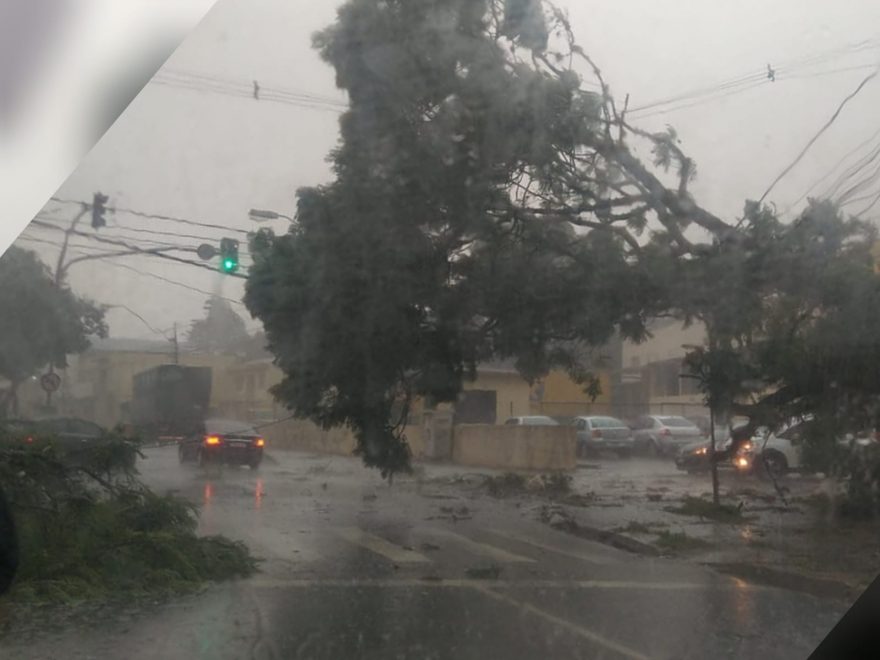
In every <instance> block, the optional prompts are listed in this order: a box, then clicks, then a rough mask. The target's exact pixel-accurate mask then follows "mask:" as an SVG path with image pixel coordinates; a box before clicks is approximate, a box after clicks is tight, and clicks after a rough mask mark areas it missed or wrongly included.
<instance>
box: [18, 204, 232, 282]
mask: <svg viewBox="0 0 880 660" xmlns="http://www.w3.org/2000/svg"><path fill="white" fill-rule="evenodd" d="M31 224H35V225H38V226H41V227H47V228H51V229H53V230H56V231H61V232H68V233H70V234H74V235H76V236H83V237H85V238H88V239H91V240H93V241H97V242H99V243H106V244H108V245H117V246H120V247H124V248H127V249H129V250H131V251H132V252H136V253H139V254H144V255H149V256H154V257H159V258H160V259H167V260H169V261H175V262H178V263H182V264H188V265H190V266H195V267H197V268H202V269H205V270H209V271H211V272H212V273H216V272H217V271H216V270H214V269H213V268H212V267H210V266H206V265H205V264H202V263H199V262H198V261H192V260H190V259H183V258H181V257H175V256H172V255H170V254H165V253H163V252H160V251H159V250H161V249H163V248H155V249H149V248H141V247H139V246H136V245H132V244H130V243H126V242H124V241H116V240H112V239H108V238H103V237H100V236H96V235H94V234H87V233H85V232H82V231H78V230H75V229H74V230H71V229H64V228H63V227H58V226H57V225H53V224H50V223H48V222H42V221H40V220H36V219H35V220H32V221H31ZM169 249H176V250H183V251H191V252H195V251H196V250H195V248H180V247H174V248H169ZM226 275H227V276H229V277H237V278H240V279H247V276H246V275H240V274H238V273H226Z"/></svg>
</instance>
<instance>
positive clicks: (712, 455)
mask: <svg viewBox="0 0 880 660" xmlns="http://www.w3.org/2000/svg"><path fill="white" fill-rule="evenodd" d="M709 469H710V470H711V471H712V502H713V503H714V504H715V505H716V506H717V505H718V504H720V503H721V498H720V497H719V495H718V462H717V461H716V460H715V408H714V406H713V407H710V408H709Z"/></svg>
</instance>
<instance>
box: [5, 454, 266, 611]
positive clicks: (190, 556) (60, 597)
mask: <svg viewBox="0 0 880 660" xmlns="http://www.w3.org/2000/svg"><path fill="white" fill-rule="evenodd" d="M135 452H136V448H135V447H133V446H132V445H131V443H128V442H126V441H124V440H121V439H108V440H107V442H106V443H105V445H104V447H102V448H100V449H96V450H95V452H93V453H80V454H78V455H77V456H76V460H75V461H70V460H68V459H69V456H67V455H63V454H59V453H58V452H57V450H56V448H55V447H53V446H52V445H51V444H47V443H41V442H37V443H34V444H33V445H26V444H25V443H23V442H22V440H21V438H6V439H5V442H3V444H2V446H0V486H2V489H3V490H4V491H5V493H6V495H7V498H8V501H9V505H10V508H11V510H12V512H13V516H14V518H15V521H16V527H17V532H18V540H19V550H20V551H19V557H20V565H19V572H18V575H17V578H16V582H15V584H14V586H13V590H12V592H11V594H10V597H12V598H16V599H20V600H50V601H59V602H69V601H74V600H83V599H91V598H102V597H107V596H112V595H114V594H125V595H126V598H132V597H135V598H136V597H138V596H147V595H149V596H156V595H162V594H171V593H178V592H182V591H189V590H193V589H195V588H197V587H198V586H199V585H200V584H202V583H203V582H204V581H206V580H217V579H226V578H231V577H236V576H244V575H248V574H250V573H251V572H252V571H253V570H254V569H255V563H254V560H253V559H252V558H251V556H250V555H249V553H248V551H247V548H245V547H244V546H243V545H242V544H240V543H236V542H232V541H230V540H228V539H225V538H223V537H216V536H215V537H199V536H197V535H196V532H195V530H196V524H197V517H196V513H195V509H194V507H193V505H191V504H190V503H188V502H186V501H185V500H183V499H181V498H178V497H176V496H172V495H166V496H160V495H157V494H155V493H153V492H152V491H150V490H149V489H148V488H146V487H145V486H144V485H143V484H141V483H140V482H139V481H138V480H137V476H136V472H135V471H134V461H133V458H134V456H135Z"/></svg>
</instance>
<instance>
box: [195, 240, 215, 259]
mask: <svg viewBox="0 0 880 660" xmlns="http://www.w3.org/2000/svg"><path fill="white" fill-rule="evenodd" d="M196 254H197V255H199V257H201V258H202V259H203V260H204V261H209V260H211V259H213V258H214V257H215V256H217V248H215V247H214V246H213V245H211V244H209V243H202V244H201V245H200V246H199V247H198V248H197V249H196Z"/></svg>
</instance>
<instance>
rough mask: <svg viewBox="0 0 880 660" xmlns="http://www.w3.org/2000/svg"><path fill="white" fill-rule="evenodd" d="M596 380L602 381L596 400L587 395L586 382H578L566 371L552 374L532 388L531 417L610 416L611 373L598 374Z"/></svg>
mask: <svg viewBox="0 0 880 660" xmlns="http://www.w3.org/2000/svg"><path fill="white" fill-rule="evenodd" d="M596 377H597V378H598V380H599V395H598V396H597V397H596V398H595V399H593V398H592V397H591V396H590V395H589V394H587V393H586V392H585V387H586V386H587V384H586V383H585V384H579V383H577V382H575V381H574V380H573V379H572V378H571V376H569V375H568V374H567V373H566V372H565V371H560V370H556V371H551V372H550V373H549V374H547V376H546V377H544V378H542V379H540V380H539V381H537V382H536V383H535V384H534V385H532V387H531V391H530V393H529V394H530V410H531V414H533V415H549V416H551V417H574V416H575V415H610V414H611V391H612V390H611V372H610V371H608V370H602V371H598V372H597V373H596Z"/></svg>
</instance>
